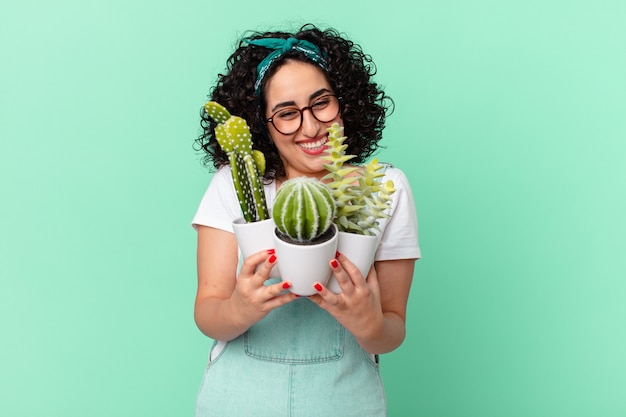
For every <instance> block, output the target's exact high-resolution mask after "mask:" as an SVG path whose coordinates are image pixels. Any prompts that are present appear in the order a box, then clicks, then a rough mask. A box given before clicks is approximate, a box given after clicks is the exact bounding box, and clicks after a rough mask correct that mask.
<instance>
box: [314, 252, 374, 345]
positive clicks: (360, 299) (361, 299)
mask: <svg viewBox="0 0 626 417" xmlns="http://www.w3.org/2000/svg"><path fill="white" fill-rule="evenodd" d="M330 266H331V268H332V271H333V274H335V277H336V278H337V282H338V283H339V286H340V287H341V291H342V292H341V293H339V294H335V293H333V292H332V291H330V290H329V289H328V288H326V287H324V286H322V285H321V284H319V283H316V284H315V285H314V287H315V290H316V291H317V294H315V295H312V296H310V297H309V298H310V299H311V300H312V301H313V302H315V303H317V304H318V305H319V306H320V307H321V308H323V309H324V310H326V311H328V313H330V314H331V315H332V316H333V317H335V319H337V321H338V322H339V323H341V324H342V325H343V326H344V327H345V328H346V329H347V330H348V331H350V333H352V334H353V335H354V336H355V337H356V338H357V339H366V340H367V339H373V338H377V337H379V336H380V335H382V334H383V333H384V316H383V309H382V305H381V298H380V287H379V285H378V276H377V274H376V268H374V266H372V267H371V268H370V271H369V273H368V275H367V280H366V279H365V278H364V277H363V275H361V272H360V271H359V269H358V268H357V267H356V266H355V265H354V264H353V263H352V262H351V261H350V260H349V259H348V258H346V257H345V256H343V255H340V254H338V256H337V257H336V259H333V260H331V261H330Z"/></svg>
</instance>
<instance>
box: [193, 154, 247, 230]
mask: <svg viewBox="0 0 626 417" xmlns="http://www.w3.org/2000/svg"><path fill="white" fill-rule="evenodd" d="M241 216H242V214H241V208H240V207H239V203H238V200H237V195H236V193H235V187H234V186H233V180H232V177H231V174H230V167H229V166H224V167H222V168H220V169H219V170H218V171H217V172H215V173H214V174H213V177H212V178H211V182H210V183H209V187H208V188H207V190H206V192H205V193H204V196H203V197H202V200H201V201H200V206H199V207H198V210H197V211H196V214H195V216H194V217H193V220H192V222H191V225H192V226H193V228H194V229H197V228H198V225H201V226H210V227H214V228H216V229H221V230H225V231H227V232H232V231H233V227H232V223H233V220H235V219H237V218H238V217H241Z"/></svg>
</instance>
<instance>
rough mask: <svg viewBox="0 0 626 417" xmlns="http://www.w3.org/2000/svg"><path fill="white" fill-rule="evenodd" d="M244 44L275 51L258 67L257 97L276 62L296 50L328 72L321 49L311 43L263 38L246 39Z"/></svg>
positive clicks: (255, 88) (255, 87) (255, 86)
mask: <svg viewBox="0 0 626 417" xmlns="http://www.w3.org/2000/svg"><path fill="white" fill-rule="evenodd" d="M244 43H246V44H247V45H254V46H261V47H264V48H268V49H273V50H274V51H272V52H271V53H270V54H269V55H268V56H266V57H265V59H263V61H261V63H260V64H259V65H257V67H256V70H257V77H256V83H254V90H255V92H256V94H257V95H260V94H261V82H262V81H263V77H265V73H266V72H267V70H268V69H269V68H270V67H271V66H272V64H273V63H274V61H276V60H277V59H278V58H280V57H281V56H283V55H284V54H286V53H287V52H289V51H292V50H295V51H298V52H302V53H303V54H304V55H306V57H307V58H309V59H311V60H312V61H313V62H315V63H316V64H317V65H319V66H320V67H321V68H322V69H323V70H326V62H325V61H324V57H323V56H322V53H321V52H320V49H319V48H318V47H317V46H315V45H314V44H312V43H311V42H308V41H305V40H300V39H296V38H289V39H282V38H261V39H254V40H253V39H244Z"/></svg>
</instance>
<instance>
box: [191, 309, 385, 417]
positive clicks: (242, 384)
mask: <svg viewBox="0 0 626 417" xmlns="http://www.w3.org/2000/svg"><path fill="white" fill-rule="evenodd" d="M386 415H387V414H386V402H385V395H384V390H383V385H382V380H381V378H380V372H379V368H378V364H377V363H376V361H374V360H373V358H372V356H371V355H369V354H368V353H367V352H365V351H364V350H363V349H362V348H361V347H360V346H359V345H358V344H357V342H356V340H355V339H354V337H353V336H352V335H351V334H350V332H348V331H347V330H346V329H345V328H344V327H343V326H341V325H340V324H339V323H338V322H337V321H336V320H335V319H334V318H333V317H332V316H331V315H330V314H328V313H327V312H326V311H325V310H323V309H321V308H320V307H319V306H317V305H316V304H315V303H313V302H312V301H310V300H309V299H307V298H304V297H303V298H299V299H297V300H295V301H293V302H291V303H289V304H286V305H284V306H282V307H279V308H277V309H275V310H273V311H272V312H271V313H270V314H268V315H267V316H266V317H265V318H264V319H263V320H261V321H260V322H259V323H257V324H255V325H254V326H252V327H251V328H250V329H249V330H248V331H247V332H246V333H244V334H243V335H241V336H239V337H238V338H236V339H234V340H232V341H230V342H228V344H227V345H226V347H225V348H224V350H222V351H221V352H220V353H219V355H218V356H217V357H215V358H214V359H213V360H212V361H210V363H209V364H208V366H207V369H206V372H205V375H204V378H203V381H202V385H201V387H200V391H199V393H198V399H197V405H196V417H207V416H211V417H213V416H215V417H283V416H284V417H317V416H320V417H331V416H332V417H351V416H354V417H383V416H386Z"/></svg>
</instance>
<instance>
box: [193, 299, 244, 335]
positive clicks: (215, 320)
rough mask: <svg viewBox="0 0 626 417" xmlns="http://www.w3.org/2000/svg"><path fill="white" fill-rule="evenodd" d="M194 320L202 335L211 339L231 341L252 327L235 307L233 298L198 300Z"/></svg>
mask: <svg viewBox="0 0 626 417" xmlns="http://www.w3.org/2000/svg"><path fill="white" fill-rule="evenodd" d="M194 319H195V321H196V325H197V326H198V328H199V329H200V331H201V332H202V333H204V334H205V335H207V336H208V337H210V338H211V339H216V340H222V341H229V340H232V339H235V338H236V337H238V336H240V335H241V334H243V333H245V332H246V330H248V328H249V327H250V326H251V324H248V323H247V322H246V321H245V320H244V319H243V318H242V317H241V315H240V314H239V312H238V311H237V308H235V307H234V305H233V302H232V298H229V299H225V300H223V299H219V298H216V297H205V298H198V299H196V304H195V308H194Z"/></svg>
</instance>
